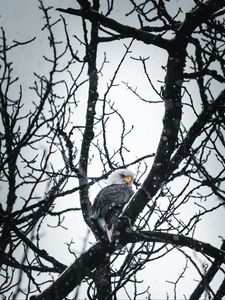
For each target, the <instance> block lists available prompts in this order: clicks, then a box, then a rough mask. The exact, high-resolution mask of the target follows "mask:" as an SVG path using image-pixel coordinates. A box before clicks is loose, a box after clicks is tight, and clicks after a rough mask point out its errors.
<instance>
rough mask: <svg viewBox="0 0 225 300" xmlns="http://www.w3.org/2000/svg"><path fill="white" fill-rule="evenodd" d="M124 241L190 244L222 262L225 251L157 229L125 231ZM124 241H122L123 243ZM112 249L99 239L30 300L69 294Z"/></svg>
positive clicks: (58, 299) (51, 298)
mask: <svg viewBox="0 0 225 300" xmlns="http://www.w3.org/2000/svg"><path fill="white" fill-rule="evenodd" d="M125 238H126V239H125V243H134V242H141V241H146V242H158V243H165V244H171V245H173V246H177V247H180V246H181V247H184V246H185V247H189V248H191V249H193V250H195V251H198V252H201V253H203V254H206V255H209V256H211V257H213V258H216V259H219V260H221V261H223V262H225V252H224V251H222V250H219V249H217V248H216V247H213V246H212V245H210V244H206V243H203V242H201V241H198V240H195V239H193V238H190V237H187V236H183V235H177V234H169V233H164V232H157V231H142V232H138V233H136V232H131V233H127V234H126V237H125ZM125 243H124V244H125ZM114 251H115V247H114V246H113V245H109V244H105V243H103V242H98V243H97V244H96V245H94V246H92V247H91V248H90V249H89V250H88V251H87V252H85V253H83V254H81V256H80V257H79V258H78V259H76V260H75V262H74V263H73V264H72V265H71V266H70V267H69V268H67V269H66V270H65V271H64V272H63V273H62V274H61V275H60V277H59V278H58V279H57V280H56V281H55V282H54V283H53V284H52V285H51V286H50V287H49V288H48V289H46V290H45V291H44V292H42V293H41V294H40V295H38V296H32V297H31V298H30V300H60V299H63V298H64V297H65V296H66V295H68V294H69V292H71V291H72V290H73V289H74V288H75V287H76V286H77V285H79V284H80V283H81V281H82V280H83V279H84V278H85V276H87V275H88V274H89V273H90V272H91V271H92V270H93V269H95V268H96V267H97V266H98V265H99V264H100V263H102V262H103V260H104V257H105V255H106V254H107V255H111V254H112V253H113V252H114Z"/></svg>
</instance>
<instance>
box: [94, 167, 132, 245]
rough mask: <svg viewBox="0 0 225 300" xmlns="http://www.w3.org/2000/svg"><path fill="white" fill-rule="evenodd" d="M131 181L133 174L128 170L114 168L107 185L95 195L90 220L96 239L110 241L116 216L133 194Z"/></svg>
mask: <svg viewBox="0 0 225 300" xmlns="http://www.w3.org/2000/svg"><path fill="white" fill-rule="evenodd" d="M133 181H134V174H133V172H131V171H130V170H128V169H118V170H115V171H114V172H112V173H111V174H110V175H109V177H108V180H107V186H106V187H104V188H103V189H102V190H101V191H100V192H99V193H98V194H97V196H96V197H95V199H94V202H93V205H92V208H91V220H92V224H93V228H94V233H95V235H96V236H97V238H98V239H100V240H106V241H109V242H110V243H112V241H113V233H114V228H115V224H116V223H117V220H118V217H119V215H120V214H121V213H122V210H123V207H124V205H125V204H126V203H127V202H128V201H129V200H130V198H131V197H132V195H133V194H134V191H133V190H132V184H133Z"/></svg>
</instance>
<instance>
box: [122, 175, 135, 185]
mask: <svg viewBox="0 0 225 300" xmlns="http://www.w3.org/2000/svg"><path fill="white" fill-rule="evenodd" d="M123 182H124V183H126V184H127V185H131V184H132V183H133V179H132V177H131V176H125V177H124V179H123Z"/></svg>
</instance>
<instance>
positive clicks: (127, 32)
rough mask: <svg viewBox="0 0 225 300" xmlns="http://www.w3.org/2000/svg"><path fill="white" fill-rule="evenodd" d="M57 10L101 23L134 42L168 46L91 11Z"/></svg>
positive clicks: (144, 32)
mask: <svg viewBox="0 0 225 300" xmlns="http://www.w3.org/2000/svg"><path fill="white" fill-rule="evenodd" d="M57 10H58V11H61V12H64V13H68V14H71V15H75V16H82V17H84V18H85V19H87V20H89V21H91V22H94V21H98V22H100V23H101V25H103V26H105V27H107V28H109V29H112V30H114V31H116V32H118V33H120V34H121V35H122V37H123V38H128V37H132V38H135V39H136V40H139V41H142V42H144V43H145V44H148V45H150V44H151V45H155V46H158V47H160V48H162V49H165V50H168V48H169V46H170V41H169V40H166V39H163V38H162V37H160V36H157V35H154V34H151V33H149V32H146V31H144V30H141V29H136V28H135V27H131V26H127V25H123V24H121V23H119V22H117V21H115V20H113V19H110V18H107V17H105V16H104V15H102V14H100V13H98V12H96V11H93V10H82V9H81V10H79V9H73V8H67V9H63V8H58V9H57Z"/></svg>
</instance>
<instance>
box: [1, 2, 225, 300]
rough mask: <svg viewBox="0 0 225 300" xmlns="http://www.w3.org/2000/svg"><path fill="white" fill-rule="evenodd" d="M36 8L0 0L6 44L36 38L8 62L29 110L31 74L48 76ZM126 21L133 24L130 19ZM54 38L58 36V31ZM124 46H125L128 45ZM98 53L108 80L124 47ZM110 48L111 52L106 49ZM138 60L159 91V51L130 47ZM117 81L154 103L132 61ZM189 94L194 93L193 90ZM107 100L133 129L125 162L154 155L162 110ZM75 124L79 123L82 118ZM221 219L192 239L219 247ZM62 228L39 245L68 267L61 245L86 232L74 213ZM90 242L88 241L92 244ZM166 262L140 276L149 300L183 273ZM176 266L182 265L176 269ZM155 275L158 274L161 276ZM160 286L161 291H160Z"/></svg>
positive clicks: (120, 94) (128, 98) (121, 93)
mask: <svg viewBox="0 0 225 300" xmlns="http://www.w3.org/2000/svg"><path fill="white" fill-rule="evenodd" d="M115 2H116V1H115ZM46 3H48V4H49V5H52V4H53V5H54V7H64V8H67V7H73V4H74V1H72V0H70V1H62V0H56V1H53V0H51V1H46ZM124 3H126V2H125V1H124V2H123V5H124ZM173 4H175V5H177V4H181V5H182V7H184V6H186V5H187V6H192V4H193V1H185V0H176V1H171V11H172V9H173ZM37 6H38V4H37V2H36V1H30V0H7V1H6V0H0V25H1V26H3V27H4V29H5V31H6V36H7V37H8V41H9V42H10V41H12V40H14V39H17V40H19V41H24V40H26V39H30V38H32V37H34V36H37V39H36V41H35V42H34V43H32V45H29V46H25V47H21V49H19V48H18V49H16V50H15V51H13V52H12V58H13V59H14V62H15V65H14V69H15V72H16V73H17V74H18V75H19V76H20V78H21V81H22V84H23V85H24V87H25V89H24V98H25V101H26V103H27V105H28V106H29V105H30V104H29V103H30V101H31V99H30V91H29V90H28V86H29V85H30V84H31V83H32V80H33V71H34V70H35V71H36V72H39V73H44V72H45V71H46V70H47V67H46V65H45V63H44V62H43V59H42V55H43V54H44V53H45V51H46V50H45V49H46V47H47V43H46V40H45V37H46V36H45V34H44V33H41V34H40V28H41V27H42V24H43V23H42V19H41V12H40V11H39V10H38V9H37ZM120 12H121V11H120V10H119V9H117V10H116V11H115V16H116V17H117V18H119V16H120ZM57 14H58V13H57V12H55V15H57ZM112 16H113V15H112ZM65 18H66V19H68V22H69V21H70V22H71V20H72V21H73V22H74V23H73V26H74V28H76V30H78V29H77V28H78V26H79V24H80V20H79V18H78V17H77V18H76V17H73V16H65ZM121 20H122V21H124V23H126V22H127V20H125V19H124V20H123V19H122V18H121ZM128 20H129V21H130V22H132V20H131V18H129V19H128ZM135 22H136V21H135ZM58 34H59V35H60V31H59V32H58ZM62 34H63V31H62ZM126 44H127V45H128V43H127V42H126ZM101 47H102V48H104V51H107V52H108V54H107V58H108V60H110V62H111V64H109V65H107V68H108V71H107V72H108V74H110V73H111V74H113V72H114V68H115V63H116V62H118V61H119V60H120V58H121V57H122V55H123V53H124V51H125V49H124V46H123V45H122V43H114V44H109V45H101V46H100V50H101ZM112 47H113V49H111V48H112ZM108 50H110V51H108ZM101 55H102V56H103V52H101ZM139 55H141V56H142V57H148V56H150V61H149V63H148V70H149V75H150V76H151V77H152V78H151V79H152V81H153V83H154V84H155V85H156V86H157V88H160V86H161V85H162V83H159V82H158V80H160V81H163V79H164V71H163V69H162V68H161V66H162V65H165V63H166V58H167V57H166V53H165V52H164V51H159V49H158V48H156V47H153V46H147V45H144V44H142V43H140V42H135V43H134V45H133V47H132V54H131V56H132V57H139ZM99 60H101V57H99ZM107 72H106V73H107ZM104 74H105V73H104ZM104 76H105V75H104ZM108 79H110V75H109V78H106V77H104V78H100V91H99V92H100V97H102V96H103V95H104V92H105V90H106V84H107V82H108ZM121 81H125V82H128V81H129V82H130V84H131V85H132V86H133V87H135V86H137V87H138V90H139V91H140V94H141V95H142V96H143V98H146V99H148V100H152V99H155V98H156V95H155V94H154V92H153V90H151V88H150V87H149V85H148V84H147V81H146V78H145V76H144V75H143V72H142V69H141V65H140V63H139V62H137V61H134V60H133V61H131V62H130V63H129V65H128V64H125V65H124V67H122V69H121V71H120V73H119V76H118V78H117V80H116V82H117V83H120V82H121ZM28 82H29V83H28ZM193 93H195V89H194V87H193ZM81 97H83V95H81ZM109 99H111V100H112V101H115V103H116V106H117V107H118V108H119V109H120V112H121V113H122V115H124V116H125V117H126V124H127V128H130V127H131V126H132V125H134V126H135V127H134V131H133V135H132V136H130V137H128V139H127V140H128V148H129V149H130V150H131V152H130V153H128V154H127V157H126V158H127V162H130V161H132V160H133V159H135V157H138V156H141V155H146V154H150V153H153V152H155V151H156V147H157V143H158V140H159V137H160V132H161V128H162V117H163V105H162V104H155V105H150V104H146V103H144V102H140V101H138V100H137V99H136V98H135V97H134V96H133V95H132V94H131V93H130V92H128V91H127V89H126V87H125V86H124V87H123V88H122V89H117V88H115V89H113V92H111V93H110V95H109ZM84 108H85V107H82V108H81V110H82V109H84ZM184 118H185V119H184V120H185V121H186V122H187V123H188V122H190V120H193V119H192V114H186V115H185V116H184ZM78 121H80V122H82V117H81V119H80V120H78ZM117 126H118V123H112V124H110V128H109V129H110V139H109V145H110V144H111V146H112V147H113V145H114V144H115V143H116V141H117V137H118V136H117V135H118V131H117V130H116V128H117ZM146 137H147V138H146ZM151 161H152V160H151ZM91 173H92V174H93V175H94V174H95V175H96V166H95V165H94V166H93V169H92V170H91ZM100 174H101V170H98V174H97V175H100ZM98 189H99V187H96V188H93V189H91V194H90V195H91V197H92V199H94V196H95V194H96V193H97V191H98ZM65 202H66V204H65ZM73 202H74V199H73V195H70V196H69V197H66V199H63V201H62V200H60V201H57V205H56V208H57V210H58V209H60V208H65V206H67V205H70V203H73ZM223 214H224V211H222V210H221V211H220V212H219V213H217V215H216V216H214V215H213V214H212V215H211V217H210V218H207V220H203V222H202V224H201V225H200V226H199V227H198V230H197V232H196V234H197V236H198V237H201V238H202V240H203V241H207V240H208V239H209V237H210V241H213V243H214V245H216V246H220V239H219V238H218V232H220V234H221V235H222V234H224V233H225V232H224V215H223ZM46 221H48V219H46ZM49 222H51V221H49ZM66 226H67V228H68V230H67V231H65V230H63V229H61V230H59V231H58V234H57V239H56V238H55V236H54V232H55V230H54V229H50V228H49V229H48V230H49V232H48V234H47V233H46V235H44V236H43V237H42V240H41V245H42V246H43V247H44V248H47V249H48V251H49V254H51V255H53V256H55V257H56V258H57V259H59V260H60V261H62V262H63V263H66V264H69V263H71V262H72V261H73V257H72V256H71V255H68V253H67V247H66V245H65V244H64V243H65V242H69V241H70V240H71V239H72V238H73V239H74V241H75V249H76V251H77V252H78V251H79V249H81V248H82V247H83V237H84V235H85V234H86V231H87V227H86V224H85V223H84V221H83V219H82V217H81V216H80V214H79V213H77V214H76V217H75V218H74V215H73V216H71V218H68V219H67V220H66ZM219 229H220V230H219ZM78 232H79V233H78ZM215 233H216V235H215ZM91 240H92V241H93V239H91ZM170 256H171V257H166V258H165V259H162V260H161V264H160V270H159V265H158V264H157V262H155V263H152V262H151V263H150V264H148V265H147V267H146V272H143V273H140V274H141V275H140V277H141V279H144V284H145V286H148V285H149V286H150V287H151V291H152V292H153V293H152V297H153V299H154V297H157V298H159V297H162V298H164V297H165V291H168V292H169V293H170V295H172V290H173V286H172V285H170V284H168V283H166V284H165V277H164V276H162V274H161V273H162V270H163V273H165V274H167V275H169V278H170V280H171V281H173V280H174V281H175V280H176V278H177V277H176V275H177V269H178V270H179V272H182V266H183V265H184V258H183V257H182V256H181V255H180V254H179V253H177V254H176V261H174V255H173V254H170ZM62 258H63V259H62ZM178 260H181V261H182V262H183V264H180V263H178ZM158 272H159V273H160V274H161V275H160V276H159V274H158ZM189 272H193V269H190V271H189ZM192 275H193V273H192V274H191V276H190V277H192ZM142 276H143V277H142ZM196 278H197V274H196ZM185 282H188V283H185V284H183V283H182V282H181V285H180V290H179V292H180V295H182V293H187V294H188V291H190V290H192V289H193V287H195V285H196V282H194V281H188V280H186V281H185ZM162 286H164V288H163V289H162ZM83 294H85V291H83V292H82V294H81V295H83Z"/></svg>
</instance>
